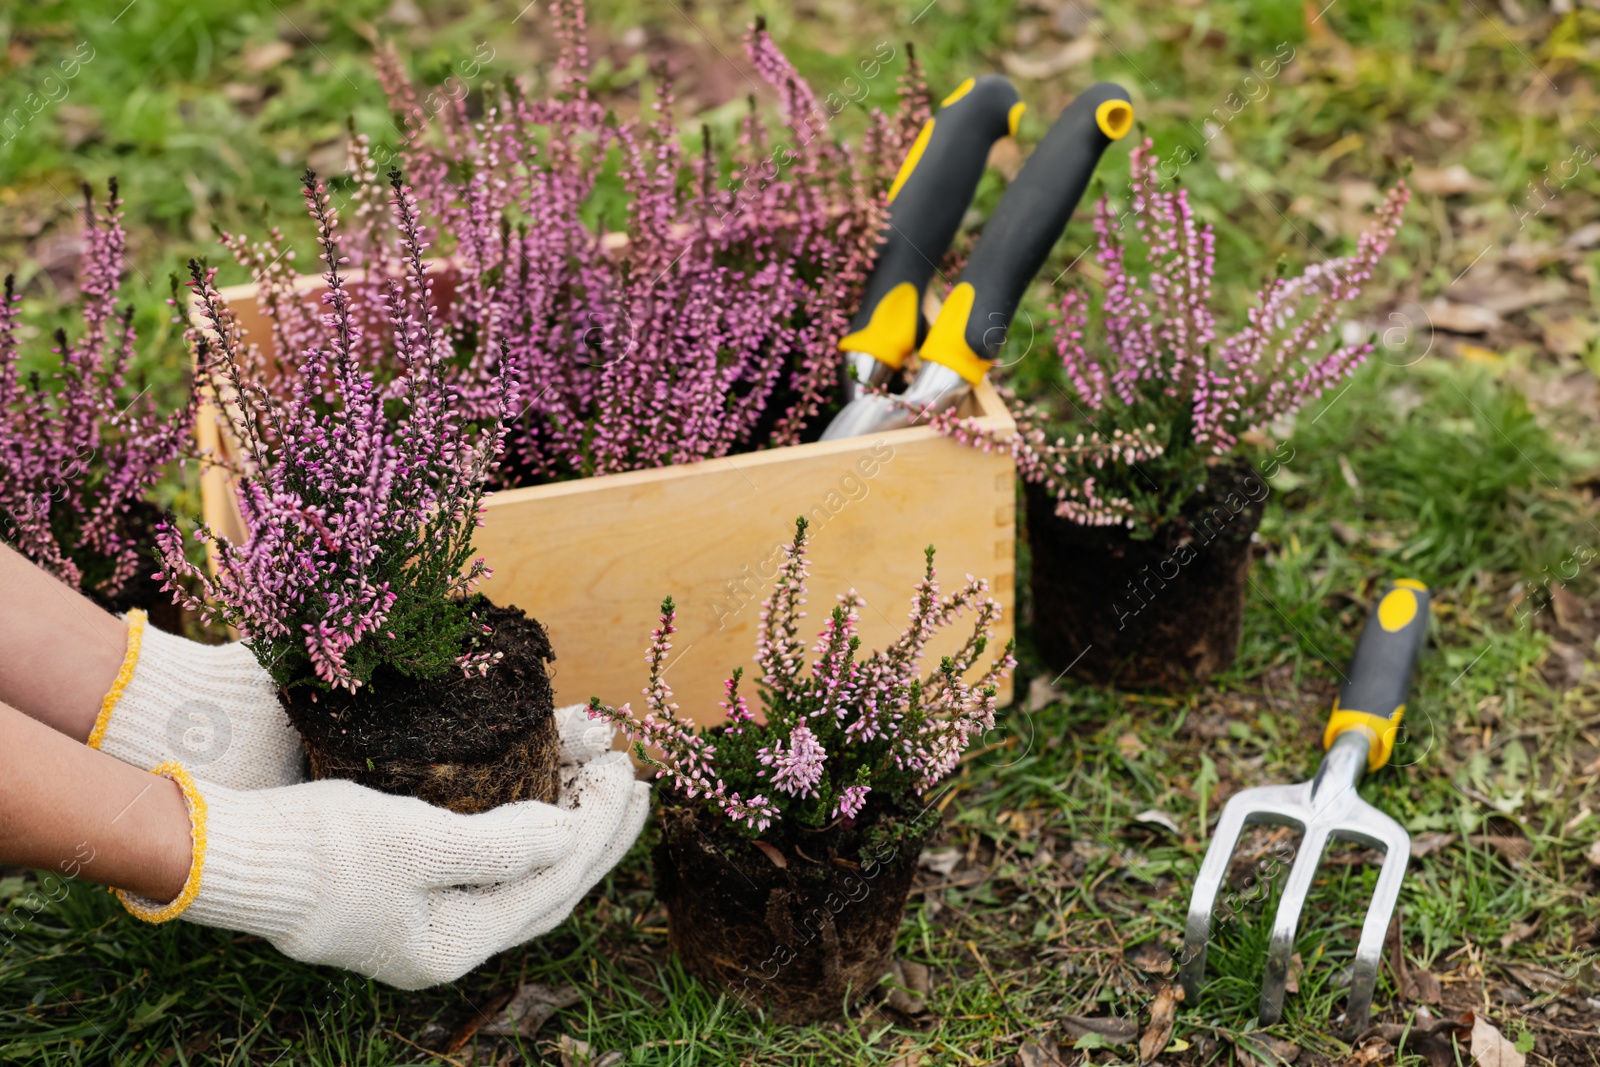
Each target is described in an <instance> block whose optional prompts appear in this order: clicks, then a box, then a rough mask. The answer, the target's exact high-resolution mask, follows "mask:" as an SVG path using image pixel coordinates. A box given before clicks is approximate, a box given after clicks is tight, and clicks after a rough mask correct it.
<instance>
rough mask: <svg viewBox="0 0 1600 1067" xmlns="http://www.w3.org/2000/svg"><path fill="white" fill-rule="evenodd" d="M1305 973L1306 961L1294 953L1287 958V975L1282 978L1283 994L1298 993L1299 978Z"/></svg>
mask: <svg viewBox="0 0 1600 1067" xmlns="http://www.w3.org/2000/svg"><path fill="white" fill-rule="evenodd" d="M1305 973H1306V961H1305V960H1303V959H1301V958H1300V953H1298V952H1296V953H1295V954H1294V955H1293V956H1290V957H1289V973H1288V974H1287V975H1285V976H1284V980H1283V991H1284V992H1285V993H1298V992H1300V976H1301V975H1302V974H1305Z"/></svg>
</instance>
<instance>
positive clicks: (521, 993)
mask: <svg viewBox="0 0 1600 1067" xmlns="http://www.w3.org/2000/svg"><path fill="white" fill-rule="evenodd" d="M582 999H583V994H581V993H579V992H578V991H577V990H576V989H574V988H572V987H571V986H562V987H560V988H559V989H551V988H550V987H549V986H542V985H539V984H538V983H537V982H528V983H526V984H524V985H522V986H521V987H519V988H518V989H517V991H516V993H515V994H513V995H512V996H511V997H509V998H507V1000H506V1001H503V1002H502V1004H501V1007H500V1008H497V1009H496V1010H495V1011H493V1012H488V1013H486V1014H487V1015H488V1016H489V1018H488V1020H487V1021H486V1022H485V1023H484V1024H483V1029H482V1032H483V1033H485V1034H493V1035H496V1036H499V1037H512V1036H520V1037H532V1036H533V1035H534V1034H536V1033H538V1032H539V1028H540V1027H541V1026H543V1025H544V1024H545V1023H546V1022H548V1021H549V1019H550V1017H551V1016H552V1015H554V1014H555V1013H556V1012H558V1011H561V1010H562V1009H563V1008H570V1007H572V1006H573V1005H574V1004H576V1003H578V1001H580V1000H582ZM457 1047H458V1048H459V1047H460V1046H457Z"/></svg>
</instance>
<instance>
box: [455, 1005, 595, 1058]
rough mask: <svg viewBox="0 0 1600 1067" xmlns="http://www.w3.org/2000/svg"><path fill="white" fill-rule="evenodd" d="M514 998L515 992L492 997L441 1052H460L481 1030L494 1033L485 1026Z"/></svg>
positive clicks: (457, 1031) (460, 1028)
mask: <svg viewBox="0 0 1600 1067" xmlns="http://www.w3.org/2000/svg"><path fill="white" fill-rule="evenodd" d="M513 996H514V994H513V991H510V990H508V991H506V992H504V993H501V994H499V995H497V996H494V997H491V998H490V999H489V1003H487V1004H485V1005H483V1006H482V1007H481V1008H479V1009H478V1010H476V1011H474V1012H473V1013H472V1016H471V1018H469V1019H468V1020H467V1021H466V1022H464V1023H462V1024H461V1025H460V1026H458V1027H456V1029H455V1032H454V1033H452V1034H451V1035H450V1040H448V1041H446V1042H445V1043H444V1048H443V1049H442V1050H441V1051H442V1052H443V1053H444V1054H445V1055H446V1056H448V1055H450V1054H451V1053H452V1052H456V1051H458V1050H459V1049H460V1048H461V1047H462V1046H463V1045H465V1044H466V1043H467V1042H468V1041H471V1040H472V1039H473V1037H474V1036H475V1035H476V1034H477V1033H478V1031H480V1030H482V1031H483V1032H484V1033H488V1034H492V1033H494V1031H493V1030H490V1029H488V1028H487V1027H486V1025H485V1024H488V1023H490V1021H491V1020H493V1019H494V1018H495V1016H497V1015H499V1014H500V1011H501V1009H502V1008H504V1007H505V1006H506V1005H507V1004H508V1003H509V1002H510V1001H511V1000H512V999H513ZM574 999H576V992H574Z"/></svg>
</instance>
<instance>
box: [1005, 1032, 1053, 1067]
mask: <svg viewBox="0 0 1600 1067" xmlns="http://www.w3.org/2000/svg"><path fill="white" fill-rule="evenodd" d="M1015 1062H1016V1065H1017V1067H1065V1064H1064V1062H1063V1061H1062V1059H1061V1050H1060V1048H1059V1047H1058V1046H1057V1045H1056V1041H1055V1038H1053V1037H1051V1036H1050V1035H1049V1034H1043V1035H1041V1036H1040V1037H1038V1038H1035V1039H1032V1040H1028V1041H1024V1042H1023V1043H1022V1047H1021V1048H1019V1049H1017V1054H1016V1057H1015Z"/></svg>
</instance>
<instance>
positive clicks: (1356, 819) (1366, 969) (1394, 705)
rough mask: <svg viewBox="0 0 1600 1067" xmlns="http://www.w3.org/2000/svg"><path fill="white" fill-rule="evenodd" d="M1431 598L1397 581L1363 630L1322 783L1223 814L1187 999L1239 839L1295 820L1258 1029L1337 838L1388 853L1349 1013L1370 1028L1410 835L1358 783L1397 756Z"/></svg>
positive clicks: (1330, 735)
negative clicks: (1297, 837) (1296, 838)
mask: <svg viewBox="0 0 1600 1067" xmlns="http://www.w3.org/2000/svg"><path fill="white" fill-rule="evenodd" d="M1428 599H1429V597H1428V588H1427V586H1425V585H1423V584H1422V583H1421V582H1417V581H1413V580H1411V579H1401V580H1400V581H1397V582H1395V583H1394V585H1393V586H1391V587H1390V588H1389V589H1388V590H1387V591H1386V592H1385V593H1384V594H1383V597H1382V599H1380V600H1379V601H1378V606H1377V608H1376V610H1374V611H1373V613H1372V615H1371V616H1370V617H1369V618H1368V619H1367V623H1366V626H1365V627H1364V628H1363V629H1362V631H1361V637H1360V639H1359V640H1358V641H1357V643H1356V653H1355V658H1354V659H1353V660H1352V661H1351V663H1350V675H1349V677H1348V678H1347V679H1346V680H1345V683H1344V686H1343V687H1342V688H1341V689H1340V690H1339V696H1338V698H1337V699H1336V700H1335V701H1334V704H1333V713H1332V715H1331V716H1329V718H1328V726H1327V730H1326V731H1325V732H1324V734H1323V746H1324V748H1326V750H1327V752H1326V754H1325V755H1324V756H1323V757H1322V765H1321V766H1320V767H1318V768H1317V774H1316V777H1314V778H1312V779H1311V780H1310V781H1309V782H1302V783H1300V784H1298V785H1267V786H1260V787H1257V788H1254V789H1246V790H1243V791H1241V792H1239V793H1237V794H1235V795H1234V796H1233V797H1232V798H1231V799H1230V800H1229V801H1228V803H1227V804H1226V805H1225V806H1224V807H1223V809H1222V816H1221V818H1219V819H1218V820H1217V829H1216V832H1215V833H1214V834H1213V836H1212V839H1211V846H1210V848H1208V849H1207V850H1206V858H1205V861H1204V862H1203V863H1202V864H1201V865H1200V874H1199V876H1198V877H1197V878H1196V879H1195V887H1194V895H1193V896H1192V897H1191V898H1190V900H1189V917H1188V921H1187V923H1186V924H1185V929H1184V938H1183V967H1182V974H1183V986H1184V989H1185V991H1186V992H1187V994H1188V998H1189V1000H1190V1001H1191V1002H1192V1001H1194V1000H1195V999H1196V998H1197V997H1198V995H1199V992H1200V983H1201V980H1202V979H1203V978H1204V977H1205V969H1206V943H1207V941H1208V939H1209V937H1210V934H1211V916H1212V912H1213V909H1214V908H1215V906H1216V902H1217V893H1218V891H1219V890H1220V889H1221V888H1222V884H1223V881H1224V879H1225V878H1226V877H1227V874H1228V863H1229V859H1230V858H1231V856H1232V854H1233V849H1234V846H1235V845H1237V844H1238V841H1239V835H1240V834H1241V833H1242V832H1243V830H1244V828H1245V827H1246V826H1247V825H1249V824H1251V823H1269V824H1277V825H1287V826H1293V827H1298V828H1299V829H1300V830H1301V831H1302V837H1301V842H1300V848H1299V851H1298V853H1297V854H1296V855H1295V858H1294V865H1293V866H1292V867H1291V868H1290V870H1289V877H1288V880H1287V881H1286V882H1285V883H1284V887H1283V896H1282V899H1281V900H1280V902H1279V904H1278V912H1277V915H1276V916H1274V918H1273V921H1272V940H1271V943H1270V946H1269V948H1268V950H1267V967H1266V974H1265V975H1264V977H1263V978H1262V982H1261V1005H1260V1012H1259V1014H1260V1018H1261V1022H1262V1024H1263V1025H1267V1024H1271V1023H1275V1022H1277V1021H1278V1019H1279V1018H1280V1017H1281V1016H1282V1015H1283V992H1284V985H1285V983H1286V982H1287V980H1288V976H1289V958H1290V956H1291V955H1292V954H1293V952H1294V938H1295V929H1296V928H1297V927H1298V926H1299V923H1300V909H1301V908H1302V907H1303V906H1304V905H1305V901H1306V895H1307V893H1308V892H1309V891H1310V889H1311V880H1312V878H1313V877H1315V875H1316V870H1317V863H1318V861H1319V860H1320V858H1321V856H1322V850H1323V848H1324V846H1326V845H1327V843H1328V840H1329V839H1330V838H1335V837H1337V838H1340V839H1343V840H1347V841H1356V842H1359V843H1360V844H1363V845H1367V846H1369V847H1372V848H1381V849H1383V851H1384V859H1383V866H1382V867H1381V868H1380V869H1379V871H1378V884H1377V888H1376V890H1375V891H1374V893H1373V897H1372V903H1371V905H1369V906H1368V908H1367V917H1366V920H1365V922H1363V923H1362V926H1361V939H1360V941H1359V942H1358V943H1357V946H1356V958H1355V964H1354V967H1353V969H1352V972H1351V976H1350V995H1349V1000H1348V1002H1347V1004H1346V1006H1345V1020H1346V1026H1347V1029H1348V1032H1349V1033H1350V1034H1357V1033H1360V1032H1361V1031H1362V1030H1365V1029H1366V1026H1367V1016H1368V1014H1369V1012H1370V1010H1371V1008H1372V990H1373V986H1374V985H1375V984H1376V983H1377V980H1378V960H1379V957H1380V955H1381V953H1382V951H1383V941H1384V937H1385V935H1386V934H1387V932H1388V929H1389V920H1390V918H1391V916H1392V915H1393V914H1394V908H1395V903H1396V902H1397V901H1398V900H1399V898H1400V884H1401V882H1402V881H1404V879H1405V874H1406V863H1407V861H1408V860H1409V859H1410V856H1411V837H1410V835H1408V834H1407V833H1406V831H1405V829H1404V828H1403V827H1402V826H1401V825H1400V824H1399V823H1397V822H1395V821H1394V820H1393V819H1391V818H1390V817H1389V816H1387V815H1385V814H1384V813H1383V812H1381V811H1379V810H1378V809H1377V808H1375V807H1373V806H1372V805H1371V804H1368V803H1367V802H1366V801H1364V800H1362V799H1361V797H1360V796H1359V795H1357V793H1356V785H1357V784H1358V783H1359V782H1360V781H1361V776H1362V774H1363V773H1364V772H1366V771H1369V770H1377V769H1378V768H1379V767H1382V766H1383V765H1384V764H1385V763H1387V762H1389V757H1390V756H1391V755H1393V753H1394V745H1395V738H1396V737H1397V735H1398V734H1399V731H1400V720H1401V718H1402V717H1403V716H1404V715H1405V710H1406V693H1407V691H1408V690H1409V689H1410V686H1411V672H1412V669H1413V667H1414V666H1415V665H1416V661H1417V657H1418V655H1419V654H1420V653H1421V651H1422V645H1423V642H1424V641H1425V640H1426V639H1427V634H1428Z"/></svg>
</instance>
